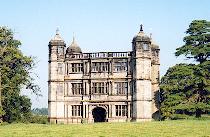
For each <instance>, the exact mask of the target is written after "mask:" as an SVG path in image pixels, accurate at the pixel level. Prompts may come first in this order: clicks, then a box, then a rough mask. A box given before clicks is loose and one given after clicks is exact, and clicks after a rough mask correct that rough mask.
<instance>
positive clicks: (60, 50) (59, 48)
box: [58, 46, 64, 55]
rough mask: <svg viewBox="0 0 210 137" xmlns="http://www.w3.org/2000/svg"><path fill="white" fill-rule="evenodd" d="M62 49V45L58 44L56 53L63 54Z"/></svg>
mask: <svg viewBox="0 0 210 137" xmlns="http://www.w3.org/2000/svg"><path fill="white" fill-rule="evenodd" d="M63 51H64V49H63V47H62V46H59V47H58V54H59V55H63Z"/></svg>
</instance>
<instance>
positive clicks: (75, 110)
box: [71, 105, 82, 116]
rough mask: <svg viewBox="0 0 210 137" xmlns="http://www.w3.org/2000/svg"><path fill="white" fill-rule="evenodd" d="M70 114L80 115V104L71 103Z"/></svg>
mask: <svg viewBox="0 0 210 137" xmlns="http://www.w3.org/2000/svg"><path fill="white" fill-rule="evenodd" d="M71 112H72V116H82V106H81V105H73V106H72V108H71Z"/></svg>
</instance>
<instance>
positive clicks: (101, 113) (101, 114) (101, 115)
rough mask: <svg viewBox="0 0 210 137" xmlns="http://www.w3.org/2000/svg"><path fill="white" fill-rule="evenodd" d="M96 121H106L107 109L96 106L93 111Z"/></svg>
mask: <svg viewBox="0 0 210 137" xmlns="http://www.w3.org/2000/svg"><path fill="white" fill-rule="evenodd" d="M92 115H93V118H94V122H105V121H106V110H105V109H104V108H102V107H96V108H94V109H93V111H92Z"/></svg>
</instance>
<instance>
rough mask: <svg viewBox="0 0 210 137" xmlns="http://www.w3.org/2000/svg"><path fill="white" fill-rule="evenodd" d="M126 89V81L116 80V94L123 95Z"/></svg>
mask: <svg viewBox="0 0 210 137" xmlns="http://www.w3.org/2000/svg"><path fill="white" fill-rule="evenodd" d="M127 90H128V83H127V82H116V91H117V95H125V94H126V93H127Z"/></svg>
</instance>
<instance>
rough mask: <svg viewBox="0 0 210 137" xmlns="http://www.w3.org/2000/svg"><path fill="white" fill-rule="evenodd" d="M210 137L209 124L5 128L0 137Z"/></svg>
mask: <svg viewBox="0 0 210 137" xmlns="http://www.w3.org/2000/svg"><path fill="white" fill-rule="evenodd" d="M24 136H28V137H62V136H63V137H210V120H174V121H162V122H158V121H157V122H155V121H153V122H143V123H134V122H133V123H96V124H71V125H50V124H7V125H1V126H0V137H24Z"/></svg>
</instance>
